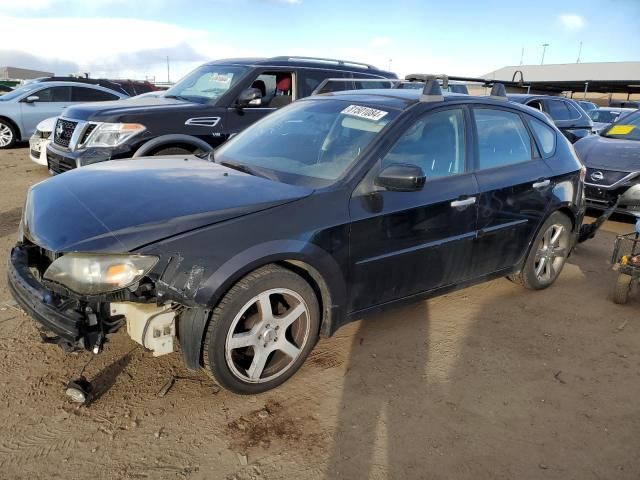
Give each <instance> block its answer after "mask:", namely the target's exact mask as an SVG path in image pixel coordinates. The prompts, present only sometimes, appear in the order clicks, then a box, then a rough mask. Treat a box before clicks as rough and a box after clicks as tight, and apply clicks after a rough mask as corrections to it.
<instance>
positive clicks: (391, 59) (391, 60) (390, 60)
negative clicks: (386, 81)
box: [387, 58, 393, 72]
mask: <svg viewBox="0 0 640 480" xmlns="http://www.w3.org/2000/svg"><path fill="white" fill-rule="evenodd" d="M391 62H393V58H390V59H389V69H388V70H387V71H388V72H390V71H391Z"/></svg>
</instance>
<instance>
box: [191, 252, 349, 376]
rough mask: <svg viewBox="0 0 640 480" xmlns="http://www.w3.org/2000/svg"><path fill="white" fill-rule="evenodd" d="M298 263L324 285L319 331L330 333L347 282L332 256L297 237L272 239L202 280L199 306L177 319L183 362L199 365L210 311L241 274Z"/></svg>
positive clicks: (343, 302)
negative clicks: (276, 264)
mask: <svg viewBox="0 0 640 480" xmlns="http://www.w3.org/2000/svg"><path fill="white" fill-rule="evenodd" d="M285 261H295V262H300V263H301V264H303V265H307V266H309V267H311V268H312V269H313V270H315V272H316V273H317V275H319V276H320V277H321V281H322V282H323V283H324V286H323V287H326V290H327V293H328V295H327V298H328V302H329V303H330V304H329V305H323V307H324V308H323V313H324V314H323V318H322V324H321V332H322V333H323V334H325V335H331V334H332V333H333V332H334V331H335V329H336V328H337V327H338V326H339V325H340V324H341V323H342V319H343V318H344V315H345V310H344V309H345V306H346V292H347V290H346V282H345V278H344V275H343V273H342V270H341V268H340V266H339V265H338V263H337V262H336V261H335V259H334V258H333V257H332V256H331V255H330V254H329V253H327V252H326V251H325V250H323V249H322V248H320V247H318V246H317V245H314V244H312V243H308V242H303V241H300V240H274V241H270V242H266V243H262V244H259V245H255V246H253V247H251V248H249V249H247V250H245V251H243V252H241V253H239V254H237V255H235V256H234V257H232V258H230V259H229V260H227V261H226V262H225V263H224V264H222V265H221V266H220V267H218V268H217V269H216V270H215V271H214V272H213V273H212V274H211V275H210V276H209V277H207V278H206V279H205V280H204V281H202V282H201V284H200V287H199V288H198V290H197V292H196V295H195V298H194V301H195V303H196V304H198V305H200V307H199V308H195V309H190V310H191V313H189V314H186V315H182V316H181V318H180V325H179V333H180V337H181V338H180V344H181V347H182V353H183V358H184V362H185V365H186V366H187V368H190V369H197V368H198V367H199V365H200V357H201V349H202V341H203V339H204V334H205V329H206V326H207V322H208V320H209V314H210V312H211V311H212V310H213V309H214V308H215V306H216V305H217V304H218V302H219V301H220V300H221V298H222V297H223V296H224V294H225V293H226V292H227V291H228V290H229V289H230V288H231V287H232V286H233V285H234V284H235V283H236V282H237V281H238V280H240V279H241V278H242V277H244V276H245V275H247V274H248V273H250V272H252V271H253V270H255V269H257V268H259V267H261V266H263V265H266V264H268V263H277V262H285ZM323 299H324V297H323Z"/></svg>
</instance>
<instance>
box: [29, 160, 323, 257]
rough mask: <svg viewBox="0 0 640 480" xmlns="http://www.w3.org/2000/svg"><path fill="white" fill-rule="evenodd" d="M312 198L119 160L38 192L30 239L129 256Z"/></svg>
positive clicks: (212, 174) (180, 164) (214, 174)
mask: <svg viewBox="0 0 640 480" xmlns="http://www.w3.org/2000/svg"><path fill="white" fill-rule="evenodd" d="M312 192H313V190H312V189H310V188H306V187H298V186H293V185H288V184H284V183H279V182H275V181H272V180H268V179H265V178H261V177H256V176H253V175H249V174H245V173H242V172H238V171H236V170H232V169H229V168H227V167H224V166H221V165H218V164H215V163H211V162H208V161H205V160H200V159H198V158H196V157H192V156H189V157H186V158H185V157H184V156H181V157H163V158H158V157H155V158H141V159H134V160H114V161H110V162H104V163H99V164H96V165H91V166H88V167H83V168H80V169H76V170H72V171H69V172H66V173H64V174H62V175H57V176H55V177H53V178H50V179H48V180H45V181H43V182H41V183H38V184H36V185H34V186H33V187H31V189H30V190H29V193H28V195H27V203H26V206H25V212H24V216H23V231H24V235H25V236H26V237H27V238H29V239H30V240H31V241H33V242H34V243H35V244H37V245H39V246H40V247H43V248H45V249H47V250H51V251H54V252H69V251H76V252H78V251H82V252H126V251H132V250H134V249H137V248H139V247H141V246H143V245H148V244H150V243H154V242H156V241H159V240H162V239H164V238H167V237H170V236H173V235H176V234H179V233H183V232H187V231H190V230H193V229H197V228H201V227H204V226H207V225H211V224H214V223H217V222H222V221H224V220H229V219H232V218H235V217H239V216H241V215H247V214H250V213H254V212H258V211H260V210H265V209H268V208H272V207H275V206H277V205H282V204H284V203H287V202H291V201H294V200H297V199H299V198H303V197H305V196H308V195H310V194H311V193H312Z"/></svg>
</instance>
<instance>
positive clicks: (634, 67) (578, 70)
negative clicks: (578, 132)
mask: <svg viewBox="0 0 640 480" xmlns="http://www.w3.org/2000/svg"><path fill="white" fill-rule="evenodd" d="M518 71H520V72H522V75H523V77H524V81H525V82H551V81H581V82H584V81H626V80H633V81H636V82H639V83H640V62H598V63H559V64H550V65H517V66H509V67H502V68H500V69H498V70H494V71H493V72H489V73H487V74H485V75H483V78H486V79H490V80H511V79H512V78H513V76H514V75H515V74H516V72H518ZM519 75H520V74H519V73H518V74H517V75H516V77H519Z"/></svg>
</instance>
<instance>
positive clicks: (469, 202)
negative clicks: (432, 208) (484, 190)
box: [451, 197, 476, 207]
mask: <svg viewBox="0 0 640 480" xmlns="http://www.w3.org/2000/svg"><path fill="white" fill-rule="evenodd" d="M474 203H476V197H467V198H464V199H462V200H454V201H453V202H451V206H452V207H466V206H468V205H473V204H474Z"/></svg>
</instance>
